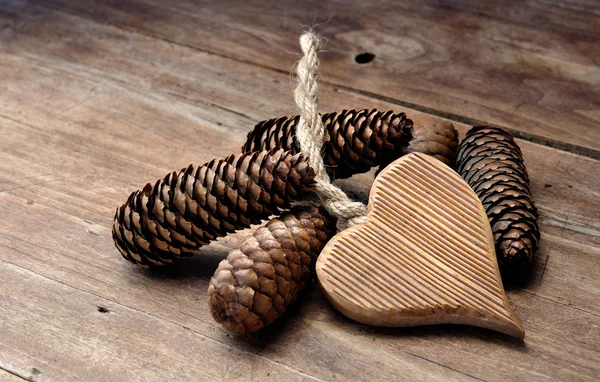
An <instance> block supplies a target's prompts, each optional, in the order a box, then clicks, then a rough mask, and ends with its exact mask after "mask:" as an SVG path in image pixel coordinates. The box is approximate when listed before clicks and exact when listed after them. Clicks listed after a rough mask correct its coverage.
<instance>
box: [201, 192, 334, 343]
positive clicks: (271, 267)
mask: <svg viewBox="0 0 600 382" xmlns="http://www.w3.org/2000/svg"><path fill="white" fill-rule="evenodd" d="M334 233H335V219H334V218H332V217H330V216H329V215H327V213H326V212H325V210H324V209H322V208H319V207H316V206H315V205H314V204H311V205H309V206H298V207H295V208H294V209H292V211H290V212H289V213H286V214H284V215H283V216H281V217H279V218H275V219H273V220H271V221H270V222H269V223H267V224H266V225H265V226H263V227H260V228H259V229H257V230H256V231H255V232H254V234H253V235H252V236H250V237H249V238H247V239H246V240H245V241H244V242H242V244H241V245H240V248H239V249H236V250H233V251H231V252H230V253H229V256H227V259H226V260H223V261H221V263H220V264H219V267H218V268H217V270H216V271H215V274H214V276H213V277H212V279H211V280H210V286H209V288H208V305H209V306H210V311H211V313H212V315H213V317H214V319H215V320H216V321H217V322H219V323H221V324H222V325H223V326H225V328H227V329H228V330H230V331H232V332H234V333H238V334H247V333H253V332H256V331H258V330H260V329H262V328H263V327H265V326H267V325H269V324H270V323H272V322H273V321H274V320H275V319H276V318H278V317H279V316H281V315H282V314H283V313H284V312H285V309H286V308H287V307H288V306H289V305H290V304H292V303H293V302H294V301H295V300H296V297H297V296H298V293H300V292H301V291H302V289H304V286H305V285H306V283H307V282H309V281H310V280H311V279H312V275H313V274H314V266H315V262H316V259H317V256H318V255H319V253H320V252H321V250H322V249H323V247H324V246H325V244H326V243H327V240H329V238H330V237H331V236H332V235H333V234H334Z"/></svg>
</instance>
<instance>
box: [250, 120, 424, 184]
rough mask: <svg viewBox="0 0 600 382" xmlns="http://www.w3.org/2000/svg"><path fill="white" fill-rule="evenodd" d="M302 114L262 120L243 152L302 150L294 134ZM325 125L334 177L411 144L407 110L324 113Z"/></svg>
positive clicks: (377, 162) (328, 163) (363, 168)
mask: <svg viewBox="0 0 600 382" xmlns="http://www.w3.org/2000/svg"><path fill="white" fill-rule="evenodd" d="M299 119H300V118H299V116H295V117H292V118H288V117H282V118H277V119H271V120H268V121H263V122H260V123H259V124H258V125H256V127H254V129H253V130H252V131H250V133H249V134H248V138H247V140H246V143H245V144H244V146H243V147H242V151H243V152H249V151H257V150H271V149H284V150H291V151H292V152H299V147H298V144H297V142H296V140H295V138H294V136H295V133H296V126H297V125H298V121H299ZM322 119H323V124H324V126H325V143H324V150H323V161H324V162H325V166H327V167H328V171H329V175H330V176H331V177H332V178H348V177H350V176H352V175H354V174H360V173H363V172H367V171H369V170H370V169H371V167H376V166H379V165H381V164H388V163H390V162H392V161H393V160H395V159H397V158H398V157H399V156H400V155H399V153H400V150H402V149H405V148H406V147H407V146H408V142H409V141H410V139H411V137H412V136H411V131H412V125H413V122H412V121H411V120H410V119H408V118H406V115H405V114H404V113H398V114H394V112H392V111H386V112H380V111H377V110H344V111H342V112H341V113H329V114H324V115H323V116H322Z"/></svg>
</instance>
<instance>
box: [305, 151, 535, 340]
mask: <svg viewBox="0 0 600 382" xmlns="http://www.w3.org/2000/svg"><path fill="white" fill-rule="evenodd" d="M316 269H317V276H318V277H319V282H320V285H321V287H322V288H323V291H324V292H325V295H326V296H327V298H328V299H329V301H331V303H332V304H333V305H334V306H335V307H336V308H337V309H338V310H339V311H340V312H342V313H343V314H344V315H346V316H348V317H350V318H352V319H353V320H356V321H358V322H362V323H365V324H371V325H375V326H392V327H402V326H420V325H433V324H465V325H475V326H481V327H484V328H488V329H492V330H497V331H499V332H502V333H505V334H508V335H511V336H514V337H517V338H523V337H524V335H525V333H524V329H523V326H522V325H521V323H520V322H519V319H518V318H517V317H516V316H515V314H514V313H513V311H512V309H511V307H510V304H509V303H508V301H507V299H506V295H505V294H504V288H503V286H502V279H501V278H500V270H499V269H498V262H497V260H496V252H495V251H494V237H493V235H492V231H491V228H490V223H489V221H488V219H487V216H486V213H485V210H484V208H483V206H482V205H481V202H480V201H479V199H478V197H477V195H476V194H475V193H474V192H473V190H471V188H470V187H469V185H468V184H467V183H466V182H465V181H464V180H463V179H462V178H461V177H460V176H459V175H458V174H457V173H456V172H454V170H452V169H451V168H450V167H448V166H447V165H445V164H443V163H442V162H440V161H438V160H436V159H434V158H432V157H430V156H427V155H425V154H421V153H413V154H409V155H406V156H404V157H402V158H400V159H398V160H396V161H394V162H393V163H392V164H390V165H389V166H387V167H386V168H385V169H384V170H383V171H382V172H381V173H380V174H379V175H378V176H377V179H375V182H374V183H373V187H372V188H371V194H370V196H369V214H368V216H367V221H366V222H365V223H364V224H359V225H357V226H355V227H352V228H350V229H347V230H344V231H342V232H340V233H338V234H337V235H335V236H334V237H333V238H332V239H331V240H330V241H329V242H328V243H327V245H326V246H325V248H324V249H323V251H322V252H321V255H320V256H319V258H318V259H317V265H316Z"/></svg>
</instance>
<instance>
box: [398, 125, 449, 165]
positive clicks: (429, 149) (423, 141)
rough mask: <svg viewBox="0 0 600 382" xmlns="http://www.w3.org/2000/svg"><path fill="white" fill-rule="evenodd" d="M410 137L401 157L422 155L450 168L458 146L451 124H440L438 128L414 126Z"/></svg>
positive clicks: (436, 126) (434, 126)
mask: <svg viewBox="0 0 600 382" xmlns="http://www.w3.org/2000/svg"><path fill="white" fill-rule="evenodd" d="M412 135H413V138H412V140H411V141H410V144H409V146H408V148H406V149H404V150H402V153H401V155H406V154H409V153H423V154H427V155H431V156H432V157H434V158H436V159H438V160H440V161H442V162H444V163H445V164H447V165H448V166H452V163H453V162H454V155H455V154H456V147H457V146H458V132H457V131H456V129H455V128H454V125H453V124H451V123H450V122H442V123H441V124H440V125H439V126H438V125H437V124H434V125H433V126H423V125H415V126H414V127H413V134H412Z"/></svg>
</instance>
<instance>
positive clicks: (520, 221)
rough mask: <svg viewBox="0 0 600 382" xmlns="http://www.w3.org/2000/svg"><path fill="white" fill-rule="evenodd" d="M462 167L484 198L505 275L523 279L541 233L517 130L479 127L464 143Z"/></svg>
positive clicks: (460, 149) (460, 158) (459, 157)
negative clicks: (515, 132) (514, 131)
mask: <svg viewBox="0 0 600 382" xmlns="http://www.w3.org/2000/svg"><path fill="white" fill-rule="evenodd" d="M456 170H457V171H458V173H459V174H460V175H461V176H462V177H463V178H464V179H465V180H466V181H467V183H469V185H470V186H471V187H472V188H473V190H474V191H475V193H476V194H477V196H479V199H480V200H481V203H482V204H483V207H484V208H485V211H486V213H487V215H488V218H489V219H490V225H491V227H492V232H493V233H494V240H495V242H496V256H497V257H498V263H499V265H500V270H501V272H502V276H503V277H504V278H505V280H515V281H518V280H520V279H522V278H523V276H525V275H527V274H528V272H529V271H530V265H531V258H532V256H533V253H534V252H535V250H536V249H537V245H538V241H539V239H540V232H539V228H538V222H537V218H538V214H537V209H536V208H535V205H534V204H533V198H532V196H531V191H530V189H529V177H528V175H527V169H526V168H525V164H524V162H523V155H522V154H521V150H520V149H519V146H517V144H516V142H515V141H514V138H513V136H512V134H511V133H509V132H508V131H505V130H503V129H500V128H494V127H487V126H477V127H473V128H472V129H471V130H469V132H467V135H466V137H465V139H464V140H463V141H462V142H461V143H460V145H459V147H458V151H457V153H456Z"/></svg>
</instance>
